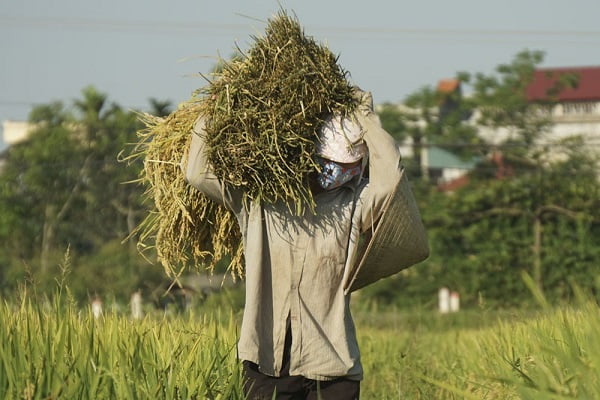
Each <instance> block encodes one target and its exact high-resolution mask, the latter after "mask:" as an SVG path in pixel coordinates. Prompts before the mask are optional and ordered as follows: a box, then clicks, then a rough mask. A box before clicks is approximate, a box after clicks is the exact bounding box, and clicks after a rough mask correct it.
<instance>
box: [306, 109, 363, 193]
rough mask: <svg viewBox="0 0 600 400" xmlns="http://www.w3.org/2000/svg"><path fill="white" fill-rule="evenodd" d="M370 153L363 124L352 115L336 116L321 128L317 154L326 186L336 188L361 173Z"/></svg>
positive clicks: (323, 184)
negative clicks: (348, 116)
mask: <svg viewBox="0 0 600 400" xmlns="http://www.w3.org/2000/svg"><path fill="white" fill-rule="evenodd" d="M367 154H368V151H367V145H366V144H365V142H364V140H363V130H362V128H361V126H360V125H359V124H358V123H357V122H355V121H353V120H351V119H350V118H342V117H341V116H334V117H332V118H330V119H329V120H327V121H326V122H325V124H324V125H323V127H322V128H321V129H320V131H319V141H318V142H317V155H318V157H319V164H320V165H321V172H320V173H319V175H318V177H317V180H318V182H319V185H320V186H321V187H322V188H323V189H334V188H336V187H339V186H341V185H343V184H344V183H346V182H348V181H349V180H351V179H352V178H353V177H355V176H357V175H359V174H360V173H361V171H362V163H361V160H362V159H363V158H365V157H366V156H367Z"/></svg>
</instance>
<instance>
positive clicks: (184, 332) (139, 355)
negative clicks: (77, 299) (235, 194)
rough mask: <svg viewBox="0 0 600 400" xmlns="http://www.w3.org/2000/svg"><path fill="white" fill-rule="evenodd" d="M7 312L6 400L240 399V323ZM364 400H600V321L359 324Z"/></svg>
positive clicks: (571, 310)
mask: <svg viewBox="0 0 600 400" xmlns="http://www.w3.org/2000/svg"><path fill="white" fill-rule="evenodd" d="M34 298H35V297H32V296H22V298H21V299H20V300H18V301H14V302H7V301H3V302H2V303H1V304H0V398H1V399H242V398H243V394H242V391H241V386H242V378H241V371H240V365H239V362H238V360H237V357H236V351H235V343H236V338H237V333H236V330H237V328H236V327H237V324H238V321H239V317H238V316H237V315H234V314H232V313H224V314H219V313H215V314H204V315H200V314H194V313H190V314H187V315H185V316H175V317H169V318H166V317H159V316H153V317H152V316H148V317H146V318H145V319H142V320H131V319H129V318H128V317H127V316H125V315H118V314H113V313H107V314H105V315H103V316H102V317H100V318H97V319H96V318H94V317H93V316H92V314H91V312H89V311H88V310H83V311H82V310H79V309H78V308H77V307H76V306H75V305H74V303H73V302H71V301H69V298H68V292H63V293H62V294H59V295H58V296H57V298H58V300H57V299H55V300H54V301H53V302H45V303H44V302H39V301H34V300H33V299H34ZM357 325H358V332H359V342H360V346H361V353H362V362H363V365H364V368H365V380H364V381H363V383H362V389H361V392H362V394H361V397H362V398H363V399H428V400H430V399H477V400H486V399H502V400H505V399H532V400H533V399H535V400H538V399H541V400H543V399H600V373H599V371H600V340H598V332H600V310H599V309H598V306H597V305H596V304H595V303H593V302H590V301H586V302H582V303H581V304H580V305H579V306H577V307H565V308H560V309H542V310H541V311H539V312H538V313H537V314H536V315H532V314H522V313H520V312H513V313H512V314H511V313H508V312H506V313H503V314H501V318H500V319H499V318H498V314H495V313H492V312H488V313H487V314H485V313H484V314H482V313H481V312H480V311H475V310H473V311H465V312H463V311H461V312H460V313H457V314H453V315H437V314H435V313H432V312H425V311H418V310H417V311H413V312H407V311H406V310H396V311H389V310H388V311H382V310H380V311H379V312H377V313H376V314H375V313H372V312H371V313H362V312H361V313H358V315H357Z"/></svg>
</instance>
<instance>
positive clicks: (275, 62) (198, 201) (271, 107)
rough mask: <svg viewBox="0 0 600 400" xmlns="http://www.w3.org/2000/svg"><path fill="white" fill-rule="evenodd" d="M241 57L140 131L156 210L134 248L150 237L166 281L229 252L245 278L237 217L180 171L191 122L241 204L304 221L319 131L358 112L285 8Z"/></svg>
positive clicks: (339, 74) (326, 54)
mask: <svg viewBox="0 0 600 400" xmlns="http://www.w3.org/2000/svg"><path fill="white" fill-rule="evenodd" d="M253 39H254V44H253V46H251V48H250V49H249V50H248V52H247V53H245V54H242V57H236V58H233V59H232V60H229V61H226V62H224V64H223V66H222V67H223V68H222V70H221V71H220V72H217V73H215V74H214V77H213V79H212V80H211V81H210V82H209V84H208V85H207V86H206V87H204V88H201V89H199V90H198V91H197V92H196V93H195V94H194V97H193V98H192V100H190V101H188V102H186V103H184V104H182V105H181V106H180V107H179V108H178V110H176V111H175V112H174V113H172V114H171V115H169V116H168V117H167V118H164V119H161V118H156V117H152V116H150V115H145V116H144V119H143V120H144V122H145V123H146V126H147V128H146V129H145V130H144V131H142V132H140V144H139V147H140V150H139V152H140V154H141V156H142V157H143V158H144V160H145V161H144V170H143V176H142V180H143V181H144V182H146V183H147V185H148V190H147V192H146V195H147V197H148V198H150V199H152V200H153V201H154V205H155V211H154V212H153V213H151V214H150V215H149V216H148V217H147V218H146V220H145V221H144V223H143V224H142V225H141V226H140V231H141V232H142V234H141V239H140V242H141V243H147V242H151V241H153V242H154V243H155V245H154V246H155V248H156V252H157V254H158V258H159V260H160V261H161V263H162V264H163V266H164V267H165V269H166V271H167V272H168V273H169V274H171V275H173V274H177V272H176V271H181V270H182V268H183V267H185V266H186V265H189V264H190V263H194V264H195V265H198V264H201V263H204V264H206V265H208V266H209V268H210V267H211V266H214V264H215V262H216V261H219V260H220V259H221V258H222V257H224V256H226V255H229V256H231V263H230V269H231V270H232V271H235V272H237V273H239V274H241V272H242V243H241V235H240V232H239V228H238V227H237V224H236V221H235V218H234V216H233V215H232V214H231V213H230V212H229V211H228V210H226V209H224V208H223V207H221V206H219V205H217V204H215V203H212V202H211V201H210V200H209V199H207V198H206V197H204V195H202V194H201V193H199V192H198V191H196V190H195V189H193V188H192V187H190V186H189V185H188V184H187V183H186V182H185V180H184V177H183V174H182V172H181V170H180V166H179V164H180V161H181V160H182V157H184V156H186V154H185V152H186V151H187V148H188V144H189V141H190V139H191V131H192V127H193V124H194V122H195V121H196V119H197V117H198V116H201V117H203V118H204V121H205V129H206V132H205V142H206V148H207V157H208V160H209V162H210V163H211V165H212V167H213V170H214V172H215V174H216V175H217V176H218V177H219V178H220V179H221V180H222V181H223V182H224V183H226V184H228V185H231V186H234V187H240V188H242V189H243V191H244V193H245V196H246V197H245V198H244V201H245V203H246V204H247V205H248V204H250V203H251V202H263V203H275V202H284V203H285V204H287V205H288V207H289V208H290V210H291V211H293V212H295V213H296V214H297V215H301V214H302V213H304V212H306V211H307V210H314V200H313V197H312V193H311V191H310V188H309V184H308V177H309V175H310V174H311V173H313V172H314V171H315V170H316V169H317V168H318V166H317V165H316V163H315V160H314V151H315V142H316V140H317V133H316V132H317V131H318V128H319V127H320V126H321V125H322V123H323V122H324V120H325V119H326V118H327V117H328V116H329V115H331V114H333V113H341V114H346V113H351V112H352V111H353V110H354V109H355V108H356V106H357V104H356V100H355V98H354V96H353V94H354V90H353V88H352V86H351V85H350V84H349V83H348V81H347V79H346V77H347V73H346V72H345V71H344V70H343V69H342V68H341V67H340V66H339V65H338V64H337V61H338V60H337V57H336V56H335V55H333V53H332V52H331V51H330V50H329V49H328V48H327V47H325V46H323V45H320V44H318V43H317V42H315V40H314V39H313V38H311V37H307V36H305V34H304V32H303V30H302V28H301V27H300V24H299V23H298V21H297V20H296V19H295V18H291V17H290V16H288V15H287V14H286V13H285V12H284V11H280V12H279V13H278V14H277V15H275V16H274V17H273V18H272V19H270V20H269V21H268V24H267V27H266V31H265V34H264V36H262V37H254V38H253Z"/></svg>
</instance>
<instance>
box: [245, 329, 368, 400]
mask: <svg viewBox="0 0 600 400" xmlns="http://www.w3.org/2000/svg"><path fill="white" fill-rule="evenodd" d="M291 339H292V338H291V335H290V331H289V330H288V332H287V334H286V337H285V347H284V350H283V366H282V369H281V376H280V377H278V378H276V377H273V376H269V375H265V374H263V373H261V372H260V371H259V370H258V365H256V364H255V363H253V362H250V361H244V362H243V372H244V394H245V395H246V397H247V399H248V400H271V399H277V400H358V398H359V394H360V382H359V381H353V380H350V379H345V378H338V379H335V380H332V381H316V380H313V379H307V378H305V377H303V376H290V374H289V371H290V348H291V343H292V340H291ZM273 394H275V396H273Z"/></svg>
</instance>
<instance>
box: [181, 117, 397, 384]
mask: <svg viewBox="0 0 600 400" xmlns="http://www.w3.org/2000/svg"><path fill="white" fill-rule="evenodd" d="M359 114H360V115H359V116H358V120H359V122H360V123H361V125H362V127H363V129H364V130H365V137H364V138H365V141H366V143H367V146H368V148H369V179H364V178H363V180H362V181H360V182H359V181H358V179H355V180H354V181H351V182H349V183H348V184H346V185H344V186H342V187H340V188H337V189H334V190H331V191H326V192H323V193H320V194H317V195H316V196H315V201H316V213H315V214H312V213H310V212H308V213H307V214H305V215H303V216H301V217H299V216H294V215H293V214H292V213H290V212H289V210H288V208H287V207H286V206H285V205H284V204H275V205H269V204H257V203H253V204H252V205H250V206H249V207H244V205H243V204H242V198H241V193H240V192H239V191H237V190H235V189H232V188H229V187H227V186H225V185H223V184H222V183H221V182H220V181H219V180H218V179H217V177H216V176H215V175H214V174H213V173H212V172H211V168H210V166H209V165H208V163H207V162H206V159H205V157H204V151H203V146H204V144H203V140H202V135H203V130H202V129H203V128H202V127H203V125H202V121H198V123H197V124H196V127H195V128H194V136H193V139H192V145H191V147H190V155H189V158H188V163H187V168H186V179H187V180H188V182H189V183H190V184H191V185H192V186H194V187H196V188H197V189H198V190H200V191H202V192H203V193H205V194H206V195H207V196H208V197H210V198H212V199H213V200H215V201H218V202H220V203H221V204H224V205H225V206H227V207H228V208H229V209H231V210H232V211H233V213H234V214H235V215H236V217H237V220H238V223H239V225H240V228H241V232H242V237H243V245H244V252H245V253H244V255H245V263H246V264H245V273H246V277H245V279H246V302H245V307H244V316H243V320H242V327H241V333H240V339H239V343H238V354H239V357H240V358H241V359H242V360H248V361H251V362H254V363H256V364H258V367H259V370H260V371H261V372H262V373H264V374H267V375H270V376H279V374H280V371H281V367H282V359H283V349H284V341H285V334H286V329H287V327H288V324H289V328H290V329H291V336H292V344H291V354H290V370H289V373H290V375H301V376H304V377H306V378H309V379H316V380H331V379H335V378H338V377H346V378H349V379H354V380H360V379H362V373H363V371H362V366H361V363H360V353H359V348H358V343H357V339H356V333H355V328H354V323H353V321H352V316H351V314H350V293H348V292H347V290H345V289H344V288H345V285H346V284H347V283H348V281H349V280H350V279H351V272H352V271H351V268H352V266H353V265H354V262H355V258H356V250H357V245H358V238H359V235H360V233H361V232H362V231H365V230H367V229H369V228H370V227H371V224H372V220H373V219H374V218H373V217H375V218H377V217H378V216H379V215H380V213H381V208H382V205H383V203H384V201H385V199H386V198H387V197H388V196H389V195H390V194H391V193H393V191H394V188H395V187H396V184H397V183H398V181H399V179H400V153H399V151H398V148H397V146H396V144H395V142H394V140H393V139H392V137H391V136H390V135H389V134H388V133H387V132H385V131H384V130H383V129H382V128H381V125H380V123H379V119H378V117H377V115H376V114H375V113H374V112H372V109H369V110H363V111H362V112H360V113H359Z"/></svg>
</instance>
